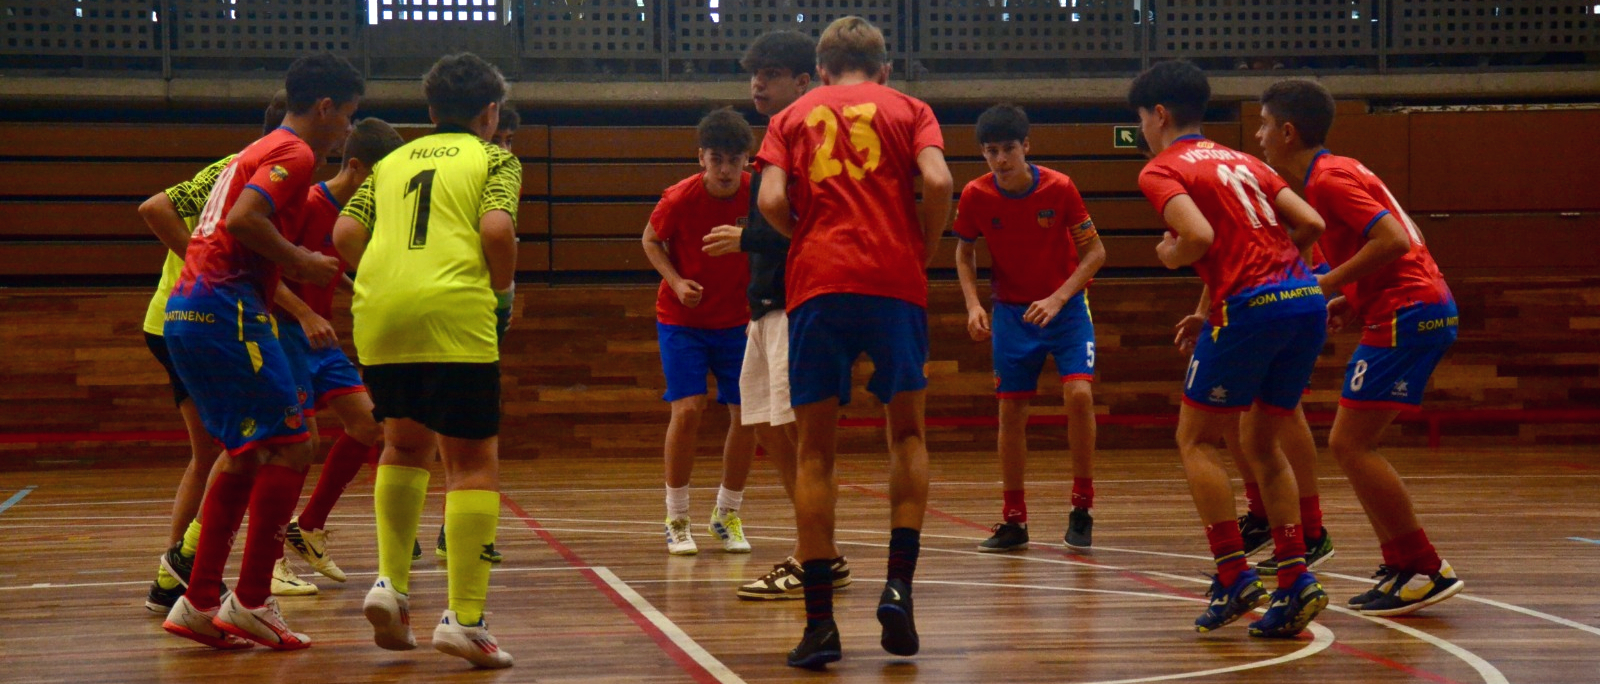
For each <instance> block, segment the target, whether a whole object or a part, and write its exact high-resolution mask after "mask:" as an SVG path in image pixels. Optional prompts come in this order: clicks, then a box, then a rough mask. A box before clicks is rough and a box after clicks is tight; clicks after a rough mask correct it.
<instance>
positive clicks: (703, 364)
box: [656, 321, 745, 405]
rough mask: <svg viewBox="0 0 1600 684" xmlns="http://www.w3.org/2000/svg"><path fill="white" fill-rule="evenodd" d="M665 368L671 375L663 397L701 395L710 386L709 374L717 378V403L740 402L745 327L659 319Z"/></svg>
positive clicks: (662, 366) (673, 397)
mask: <svg viewBox="0 0 1600 684" xmlns="http://www.w3.org/2000/svg"><path fill="white" fill-rule="evenodd" d="M656 340H657V342H658V346H659V347H660V349H661V370H662V372H663V373H665V374H666V376H667V392H666V394H664V395H662V397H661V398H662V399H665V400H667V401H677V400H679V399H684V398H687V397H697V396H700V395H702V394H705V393H706V392H708V391H710V389H709V388H708V387H707V386H706V374H707V373H710V374H711V375H714V376H716V378H717V403H719V404H733V405H738V404H739V403H740V399H739V371H740V370H741V369H743V368H744V345H745V326H742V325H741V326H739V327H737V328H721V329H708V328H691V327H689V326H685V325H670V324H667V323H662V322H660V321H656Z"/></svg>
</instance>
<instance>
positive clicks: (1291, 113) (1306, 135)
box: [1261, 78, 1334, 147]
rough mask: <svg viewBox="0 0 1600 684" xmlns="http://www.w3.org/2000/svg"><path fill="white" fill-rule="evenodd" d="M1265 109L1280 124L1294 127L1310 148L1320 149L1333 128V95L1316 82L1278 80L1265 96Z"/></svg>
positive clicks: (1263, 99) (1264, 93)
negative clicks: (1285, 123) (1289, 124)
mask: <svg viewBox="0 0 1600 684" xmlns="http://www.w3.org/2000/svg"><path fill="white" fill-rule="evenodd" d="M1261 106H1262V107H1263V108H1266V109H1270V110H1272V117H1273V118H1275V119H1277V120H1278V121H1279V122H1287V123H1292V124H1294V130H1295V131H1296V132H1298V133H1299V134H1300V141H1301V142H1303V143H1305V144H1306V145H1307V146H1308V147H1320V146H1321V145H1322V144H1323V143H1324V142H1326V141H1327V140H1328V130H1329V129H1331V128H1333V111H1334V104H1333V94H1332V93H1329V92H1328V89H1327V88H1324V87H1322V84H1321V83H1317V82H1316V81H1307V80H1305V79H1299V78H1296V79H1290V80H1287V81H1278V82H1277V83H1274V84H1272V85H1270V86H1267V90H1266V92H1263V93H1261Z"/></svg>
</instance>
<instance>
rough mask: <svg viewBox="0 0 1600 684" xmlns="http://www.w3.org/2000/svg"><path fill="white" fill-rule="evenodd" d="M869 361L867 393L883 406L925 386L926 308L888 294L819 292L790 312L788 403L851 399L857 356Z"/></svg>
mask: <svg viewBox="0 0 1600 684" xmlns="http://www.w3.org/2000/svg"><path fill="white" fill-rule="evenodd" d="M863 353H865V354H866V355H867V358H869V359H871V360H872V366H873V370H872V379H871V380H868V381H867V391H869V392H871V393H872V394H873V395H874V396H876V397H878V400H879V401H881V402H883V403H885V404H887V403H889V401H890V400H891V399H893V398H894V395H896V394H899V393H901V392H914V391H917V390H922V389H927V387H928V378H927V376H926V375H924V374H923V370H922V367H923V365H924V364H926V363H927V362H928V310H927V309H924V308H922V307H920V306H917V305H916V304H912V303H911V302H908V301H905V300H902V299H895V298H893V297H879V296H875V295H863V294H852V293H837V294H825V295H818V296H816V297H813V298H811V299H808V300H806V301H805V302H802V303H801V304H800V306H797V307H795V308H794V310H793V311H790V312H789V403H790V404H791V405H793V406H795V407H800V406H805V405H806V404H814V403H816V402H819V401H824V400H827V399H833V398H838V400H839V405H841V406H843V405H845V404H848V403H850V372H851V367H852V366H854V365H855V362H856V357H859V356H861V354H863Z"/></svg>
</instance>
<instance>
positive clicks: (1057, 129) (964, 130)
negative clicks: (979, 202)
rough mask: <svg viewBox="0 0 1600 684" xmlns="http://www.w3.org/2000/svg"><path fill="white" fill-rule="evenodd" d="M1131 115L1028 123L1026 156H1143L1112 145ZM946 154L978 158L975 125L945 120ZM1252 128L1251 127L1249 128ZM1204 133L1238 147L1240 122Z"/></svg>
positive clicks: (1216, 126)
mask: <svg viewBox="0 0 1600 684" xmlns="http://www.w3.org/2000/svg"><path fill="white" fill-rule="evenodd" d="M1138 123H1139V122H1138V119H1137V118H1133V117H1131V116H1130V118H1129V120H1128V121H1127V122H1126V123H1123V124H1033V125H1031V126H1029V127H1028V156H1029V157H1031V158H1036V159H1048V158H1050V157H1126V158H1130V159H1140V158H1142V157H1141V156H1140V154H1139V151H1138V150H1136V149H1131V148H1118V147H1115V146H1114V140H1113V135H1114V131H1115V127H1116V126H1118V125H1122V126H1129V125H1136V124H1138ZM940 128H941V129H942V132H943V133H944V145H945V156H946V157H949V158H951V159H981V158H983V151H982V150H981V149H980V148H979V147H978V137H977V128H978V127H977V126H975V125H962V124H945V125H943V126H941V127H940ZM1248 132H1253V131H1248ZM1205 134H1206V137H1209V138H1211V139H1212V140H1215V141H1217V142H1219V143H1222V144H1223V145H1227V146H1228V147H1232V148H1235V149H1238V146H1239V144H1240V140H1239V125H1238V124H1233V123H1214V124H1206V125H1205Z"/></svg>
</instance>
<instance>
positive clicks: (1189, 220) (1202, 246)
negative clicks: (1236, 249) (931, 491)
mask: <svg viewBox="0 0 1600 684" xmlns="http://www.w3.org/2000/svg"><path fill="white" fill-rule="evenodd" d="M1161 218H1162V219H1163V220H1165V221H1166V222H1167V226H1168V227H1169V228H1172V230H1173V231H1174V232H1176V233H1177V234H1176V235H1173V233H1167V234H1166V235H1165V236H1163V237H1162V238H1161V244H1159V245H1156V257H1157V258H1159V259H1161V264H1162V265H1163V266H1166V267H1167V268H1171V269H1177V268H1183V267H1184V266H1188V265H1189V264H1192V263H1194V262H1196V261H1199V260H1200V259H1202V258H1204V257H1205V255H1206V252H1207V251H1208V250H1210V249H1211V243H1212V241H1214V240H1216V238H1217V233H1216V231H1215V230H1213V229H1212V228H1211V222H1210V221H1207V220H1206V216H1205V214H1202V213H1200V207H1199V206H1198V205H1196V204H1195V203H1194V199H1193V198H1191V197H1189V196H1188V195H1177V196H1175V197H1173V198H1172V199H1170V200H1167V205H1166V207H1165V208H1164V209H1162V210H1161Z"/></svg>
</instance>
